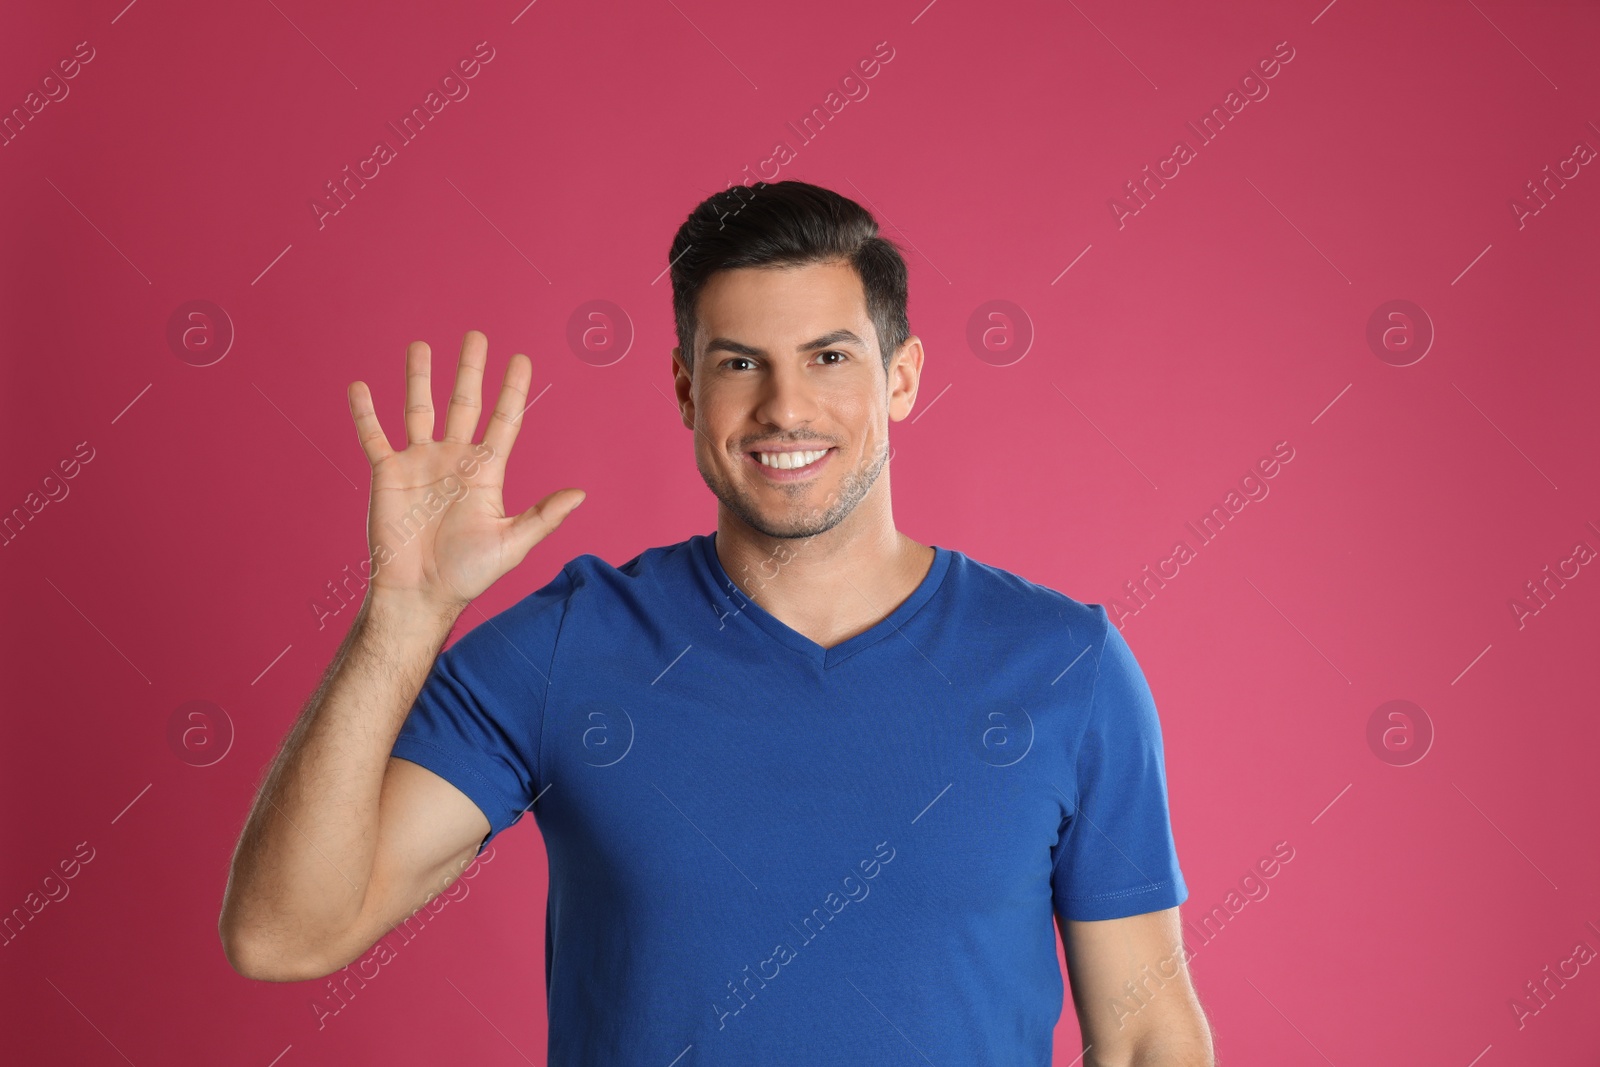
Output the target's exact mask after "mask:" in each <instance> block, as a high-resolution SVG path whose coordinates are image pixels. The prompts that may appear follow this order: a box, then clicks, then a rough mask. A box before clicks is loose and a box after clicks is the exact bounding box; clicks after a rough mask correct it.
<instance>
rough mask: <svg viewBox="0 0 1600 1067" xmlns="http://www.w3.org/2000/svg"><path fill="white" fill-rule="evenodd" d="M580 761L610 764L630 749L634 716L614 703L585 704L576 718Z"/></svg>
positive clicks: (601, 764) (597, 764) (619, 761)
mask: <svg viewBox="0 0 1600 1067" xmlns="http://www.w3.org/2000/svg"><path fill="white" fill-rule="evenodd" d="M578 730H579V737H578V743H579V745H580V746H581V747H582V748H583V762H585V763H587V764H588V765H589V766H591V767H611V766H614V765H616V764H618V763H621V762H622V760H623V757H625V756H626V755H627V754H628V753H629V752H632V751H633V716H631V715H629V714H628V713H627V711H626V710H624V709H623V708H619V707H617V706H616V705H615V704H599V703H594V704H585V705H584V706H583V708H582V711H581V714H580V715H579V717H578Z"/></svg>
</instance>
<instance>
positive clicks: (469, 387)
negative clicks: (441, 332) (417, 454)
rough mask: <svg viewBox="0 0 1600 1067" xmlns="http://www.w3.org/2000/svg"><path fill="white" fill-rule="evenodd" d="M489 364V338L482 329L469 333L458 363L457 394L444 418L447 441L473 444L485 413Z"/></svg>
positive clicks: (451, 397) (463, 342)
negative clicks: (487, 365)
mask: <svg viewBox="0 0 1600 1067" xmlns="http://www.w3.org/2000/svg"><path fill="white" fill-rule="evenodd" d="M488 361H489V338H487V337H485V336H484V335H483V332H482V331H481V330H468V331H467V336H466V337H465V338H464V339H463V340H462V342H461V362H459V363H457V364H456V391H455V392H453V393H451V394H450V407H449V409H448V410H447V411H446V412H445V417H444V439H445V440H446V441H460V442H462V443H464V444H471V443H472V439H473V438H474V437H475V436H477V433H478V416H479V415H480V414H482V412H483V366H484V364H485V363H487V362H488Z"/></svg>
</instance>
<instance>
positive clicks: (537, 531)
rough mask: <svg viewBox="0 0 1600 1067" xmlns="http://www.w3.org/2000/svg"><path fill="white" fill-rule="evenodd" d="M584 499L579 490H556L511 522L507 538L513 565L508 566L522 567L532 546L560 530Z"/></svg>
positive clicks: (581, 491) (584, 494)
mask: <svg viewBox="0 0 1600 1067" xmlns="http://www.w3.org/2000/svg"><path fill="white" fill-rule="evenodd" d="M587 495H588V494H586V493H585V492H584V491H583V490H582V489H557V490H556V491H555V492H553V493H551V494H550V495H549V496H547V497H545V498H544V499H543V500H541V501H539V502H538V503H537V504H535V505H534V506H533V507H531V508H529V509H528V510H527V511H524V512H523V513H522V514H521V515H518V516H517V517H516V518H515V519H513V520H512V522H511V528H510V530H509V532H508V533H507V535H506V539H507V541H508V542H509V544H508V546H507V548H508V551H507V555H508V556H509V557H510V558H511V559H512V560H513V561H514V562H513V563H512V564H511V565H512V566H513V567H515V566H516V565H517V564H518V563H521V562H522V560H523V557H525V556H526V555H527V554H528V552H529V551H531V550H532V548H533V546H534V545H536V544H538V543H539V542H540V541H543V540H544V539H545V538H546V537H548V536H549V535H550V533H551V532H552V531H553V530H554V529H555V528H556V527H557V526H560V525H561V523H562V521H563V520H564V519H565V518H566V517H567V516H568V515H571V514H572V513H573V511H574V510H576V509H577V507H578V505H579V504H581V503H583V500H584V497H585V496H587Z"/></svg>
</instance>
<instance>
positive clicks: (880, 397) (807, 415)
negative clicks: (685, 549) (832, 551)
mask: <svg viewBox="0 0 1600 1067" xmlns="http://www.w3.org/2000/svg"><path fill="white" fill-rule="evenodd" d="M697 311H698V319H699V329H698V330H697V332H696V335H695V343H696V345H697V346H698V347H699V353H698V354H697V355H696V356H695V357H693V358H694V359H695V365H694V373H693V374H692V375H689V374H687V373H686V371H685V369H684V366H683V363H684V360H685V359H686V358H688V357H686V356H685V354H683V353H682V352H680V350H679V349H677V348H674V349H673V350H672V352H673V360H674V365H675V366H674V373H675V374H676V379H677V392H678V401H679V404H680V407H681V408H682V412H683V420H684V425H686V426H688V427H690V428H691V429H693V430H694V431H695V435H694V442H695V444H694V451H695V463H696V465H697V466H698V467H699V468H700V476H701V477H702V478H704V479H705V483H706V485H707V486H708V487H709V488H710V489H711V491H712V492H713V493H714V494H716V497H717V499H718V500H719V501H721V502H722V504H723V506H724V507H726V508H727V509H728V510H729V511H731V512H733V514H735V515H736V516H738V517H739V518H740V519H741V520H743V521H744V522H745V524H746V525H748V526H750V527H751V528H752V529H755V530H757V531H759V532H760V533H762V534H765V535H767V536H769V537H783V538H798V537H811V536H814V535H816V534H819V533H822V532H824V531H826V530H830V529H832V528H833V527H834V526H836V525H838V524H839V523H840V522H842V521H843V520H844V519H845V517H846V516H848V515H849V514H850V513H851V512H852V511H854V510H855V508H856V506H857V505H858V504H860V503H861V502H862V501H863V500H864V499H866V498H867V496H868V493H869V492H871V490H872V488H873V486H874V485H876V484H877V481H878V476H879V474H881V473H882V471H883V467H884V464H885V463H886V462H887V461H888V458H889V422H890V420H893V421H897V422H898V421H899V420H900V419H903V418H905V417H906V415H907V414H908V413H909V412H910V410H911V404H912V401H913V400H914V399H915V397H916V387H917V378H918V376H919V374H920V372H921V369H922V344H921V342H920V341H919V340H918V339H916V338H914V337H913V338H912V339H910V340H909V341H907V342H906V344H905V345H902V346H901V349H900V351H899V353H898V354H897V357H896V358H895V359H894V360H892V361H891V364H890V367H889V370H888V373H887V374H886V373H885V371H884V367H883V360H882V356H881V354H880V352H879V350H878V342H877V334H876V332H875V331H874V329H873V326H872V320H871V319H870V318H868V316H867V305H866V293H865V291H864V290H863V288H862V285H861V279H860V277H859V276H858V275H857V274H856V272H855V269H854V268H853V267H851V266H850V265H849V264H848V263H843V262H840V263H827V264H813V265H809V266H804V267H785V268H767V267H752V268H744V269H740V270H732V271H719V272H718V273H716V274H714V275H712V277H711V280H710V282H709V283H708V284H707V285H706V287H705V289H703V290H702V291H701V294H700V301H699V306H698V309H697Z"/></svg>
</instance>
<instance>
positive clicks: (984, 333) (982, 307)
mask: <svg viewBox="0 0 1600 1067" xmlns="http://www.w3.org/2000/svg"><path fill="white" fill-rule="evenodd" d="M967 347H968V348H970V349H972V354H973V355H975V356H977V357H978V358H979V359H981V360H983V361H984V362H985V363H987V364H989V365H990V366H991V367H1009V366H1011V364H1013V363H1015V362H1017V361H1018V360H1020V359H1021V358H1022V357H1023V356H1025V355H1027V354H1028V349H1030V348H1032V347H1033V319H1032V318H1030V317H1029V315H1028V313H1027V312H1026V311H1024V310H1022V308H1021V307H1020V306H1019V305H1017V304H1013V303H1012V302H1011V301H1009V300H989V301H986V302H984V303H982V304H979V305H978V306H977V307H976V308H974V309H973V312H972V315H971V316H970V317H969V318H968V319H967Z"/></svg>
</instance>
